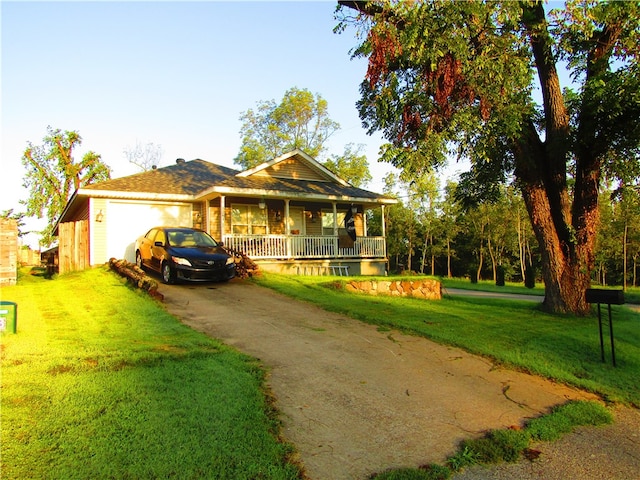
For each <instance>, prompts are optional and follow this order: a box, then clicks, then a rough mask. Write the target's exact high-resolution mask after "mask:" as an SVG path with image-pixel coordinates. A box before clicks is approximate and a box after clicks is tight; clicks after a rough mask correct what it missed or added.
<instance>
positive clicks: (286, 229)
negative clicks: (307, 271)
mask: <svg viewBox="0 0 640 480" xmlns="http://www.w3.org/2000/svg"><path fill="white" fill-rule="evenodd" d="M289 202H290V200H289V199H288V198H285V199H284V235H285V238H286V239H287V242H286V248H287V252H286V253H287V257H289V258H291V257H293V255H292V254H291V252H292V248H291V229H290V228H289V226H290V224H291V222H290V221H289Z"/></svg>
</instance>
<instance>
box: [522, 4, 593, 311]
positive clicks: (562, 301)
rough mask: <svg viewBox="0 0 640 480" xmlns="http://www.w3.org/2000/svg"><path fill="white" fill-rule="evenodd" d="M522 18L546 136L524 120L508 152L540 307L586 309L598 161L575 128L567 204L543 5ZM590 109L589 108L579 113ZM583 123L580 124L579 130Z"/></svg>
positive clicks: (562, 124)
mask: <svg viewBox="0 0 640 480" xmlns="http://www.w3.org/2000/svg"><path fill="white" fill-rule="evenodd" d="M527 10H528V15H525V16H524V17H523V18H526V20H525V27H526V28H527V30H528V33H529V38H530V42H531V48H532V51H533V55H534V58H535V61H536V68H537V72H538V78H539V81H540V87H541V90H542V100H543V107H544V116H545V141H544V142H542V141H541V140H540V137H539V136H538V133H537V131H536V129H535V126H534V125H533V123H532V122H528V123H526V124H525V125H524V126H523V132H522V136H521V138H519V139H518V140H516V142H515V143H514V146H513V149H512V150H513V153H514V155H515V158H516V168H515V173H516V176H517V178H518V180H519V182H520V185H521V190H522V195H523V198H524V201H525V204H526V206H527V211H528V213H529V218H530V219H531V224H532V226H533V231H534V233H535V235H536V238H537V240H538V244H539V246H540V251H541V253H542V275H543V280H544V283H545V299H544V302H543V306H544V308H545V309H546V310H548V311H551V312H558V313H559V312H572V313H575V314H579V315H584V314H586V313H588V312H589V304H588V303H587V302H586V300H585V298H584V293H585V290H586V289H587V288H588V287H589V285H590V278H591V275H590V274H591V271H592V269H593V267H594V265H595V256H594V248H595V240H596V230H597V224H598V187H599V180H600V178H599V171H600V169H599V164H598V162H597V160H596V157H594V155H595V152H594V150H593V149H592V148H590V147H589V146H590V144H591V143H592V142H591V141H589V140H592V139H593V132H592V131H589V130H590V128H591V127H592V126H591V125H588V124H585V125H584V126H581V127H583V128H582V130H583V132H582V133H581V132H578V133H579V137H581V138H582V140H583V142H582V145H581V146H579V147H578V148H577V151H576V158H577V161H576V177H575V179H576V183H575V187H574V197H573V204H571V202H570V200H569V192H568V187H567V160H568V149H569V145H570V143H571V142H570V141H569V116H568V114H567V111H566V107H565V105H564V99H563V96H562V90H561V88H560V81H559V78H558V73H557V70H556V67H555V62H554V56H553V53H552V49H551V45H552V40H551V38H550V37H549V34H548V31H547V25H546V20H545V13H544V7H543V5H542V3H536V4H534V5H531V6H530V7H528V8H527ZM584 113H586V114H587V116H588V112H584V111H583V114H584ZM580 129H581V128H580V127H579V130H580Z"/></svg>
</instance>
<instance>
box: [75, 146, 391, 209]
mask: <svg viewBox="0 0 640 480" xmlns="http://www.w3.org/2000/svg"><path fill="white" fill-rule="evenodd" d="M291 160H293V161H295V162H300V164H302V165H304V166H306V167H308V168H310V169H313V171H315V172H317V173H318V175H320V176H321V178H319V179H318V178H314V179H305V178H296V175H287V174H286V173H284V174H281V175H280V176H274V173H269V174H265V173H264V172H265V171H268V170H269V169H272V170H273V168H274V166H275V165H277V164H280V163H283V162H286V161H291ZM287 171H291V169H288V170H287ZM276 175H277V172H276ZM219 195H237V196H243V195H244V196H268V197H270V198H277V197H281V198H292V199H293V198H305V199H315V200H328V199H334V200H341V201H352V202H353V201H357V202H371V203H387V204H392V203H396V200H395V199H393V198H391V197H388V196H385V195H380V194H377V193H374V192H370V191H368V190H364V189H361V188H357V187H354V186H352V185H349V184H348V183H347V182H345V181H344V180H342V179H341V178H339V177H338V176H336V175H335V174H334V173H332V172H331V171H330V170H328V169H327V168H326V167H324V166H323V165H321V164H320V163H318V162H316V161H315V160H314V159H313V158H311V157H310V156H308V155H307V154H305V153H304V152H302V151H300V150H294V151H293V152H290V153H288V154H285V155H282V156H280V157H278V158H276V159H273V160H271V161H269V162H265V163H263V164H262V165H259V166H257V167H255V168H252V169H249V170H246V171H243V172H241V171H238V170H235V169H233V168H228V167H223V166H221V165H216V164H214V163H210V162H207V161H205V160H201V159H196V160H191V161H188V162H185V161H178V162H177V163H176V164H174V165H170V166H168V167H163V168H158V169H155V170H149V171H146V172H142V173H138V174H135V175H130V176H127V177H121V178H115V179H112V180H107V181H104V182H100V183H97V184H94V185H88V186H85V187H82V188H81V189H79V190H78V191H77V192H76V195H74V196H80V197H102V198H128V199H141V200H143V199H147V200H175V201H178V200H182V201H198V200H200V199H204V198H212V197H215V196H219Z"/></svg>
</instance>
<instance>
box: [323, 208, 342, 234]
mask: <svg viewBox="0 0 640 480" xmlns="http://www.w3.org/2000/svg"><path fill="white" fill-rule="evenodd" d="M336 214H337V224H338V235H346V234H347V230H346V229H345V228H344V217H345V215H346V214H347V213H346V212H336ZM322 234H323V235H333V234H334V232H333V212H332V211H331V212H329V211H323V212H322Z"/></svg>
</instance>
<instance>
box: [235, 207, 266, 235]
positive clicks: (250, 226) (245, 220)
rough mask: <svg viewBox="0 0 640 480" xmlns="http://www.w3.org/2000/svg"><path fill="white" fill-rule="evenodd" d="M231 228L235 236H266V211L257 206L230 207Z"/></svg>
mask: <svg viewBox="0 0 640 480" xmlns="http://www.w3.org/2000/svg"><path fill="white" fill-rule="evenodd" d="M231 227H232V231H233V233H234V234H236V235H266V233H267V209H266V208H260V207H258V206H257V205H232V207H231Z"/></svg>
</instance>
